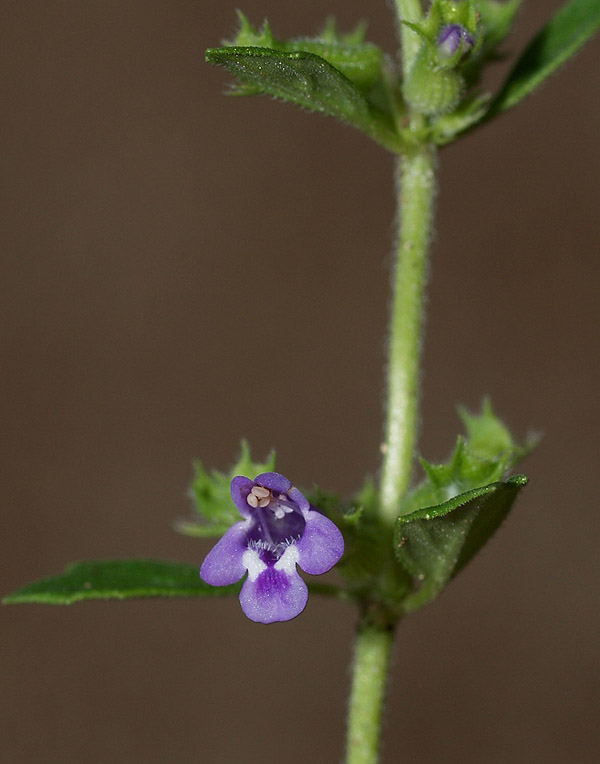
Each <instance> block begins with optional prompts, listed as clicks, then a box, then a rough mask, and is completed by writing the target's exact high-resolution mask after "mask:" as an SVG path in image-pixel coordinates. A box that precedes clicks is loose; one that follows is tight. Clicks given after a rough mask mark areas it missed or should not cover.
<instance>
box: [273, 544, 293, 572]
mask: <svg viewBox="0 0 600 764" xmlns="http://www.w3.org/2000/svg"><path fill="white" fill-rule="evenodd" d="M299 559H300V553H299V552H298V547H297V546H296V545H295V544H291V545H290V546H288V548H287V549H286V550H285V552H284V553H283V554H282V555H281V557H280V558H279V559H278V560H277V562H276V563H275V565H273V567H274V568H275V570H282V571H283V572H284V573H285V574H286V575H288V576H292V575H293V574H294V573H295V572H296V563H297V562H298V560H299Z"/></svg>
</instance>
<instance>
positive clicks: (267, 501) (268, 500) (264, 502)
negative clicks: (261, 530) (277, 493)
mask: <svg viewBox="0 0 600 764" xmlns="http://www.w3.org/2000/svg"><path fill="white" fill-rule="evenodd" d="M270 503H271V497H270V496H266V497H265V498H264V499H259V501H258V506H259V507H268V506H269V504H270Z"/></svg>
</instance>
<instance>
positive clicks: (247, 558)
mask: <svg viewBox="0 0 600 764" xmlns="http://www.w3.org/2000/svg"><path fill="white" fill-rule="evenodd" d="M242 565H244V567H245V568H247V569H248V580H249V581H256V579H257V578H258V577H259V576H260V574H261V573H262V572H263V570H266V569H267V565H266V563H264V562H263V561H262V560H261V559H260V557H259V556H258V552H257V551H256V550H254V549H247V550H246V551H245V552H244V554H243V556H242Z"/></svg>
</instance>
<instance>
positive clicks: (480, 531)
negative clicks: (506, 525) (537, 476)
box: [394, 475, 527, 612]
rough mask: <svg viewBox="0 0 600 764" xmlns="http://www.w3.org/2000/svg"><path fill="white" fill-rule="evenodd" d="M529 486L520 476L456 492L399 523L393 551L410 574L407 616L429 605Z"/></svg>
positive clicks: (396, 528) (402, 519)
mask: <svg viewBox="0 0 600 764" xmlns="http://www.w3.org/2000/svg"><path fill="white" fill-rule="evenodd" d="M526 484H527V478H526V477H525V476H524V475H516V476H515V477H512V478H510V479H509V480H506V481H502V482H496V483H491V484H490V485H486V486H483V487H481V488H476V489H473V490H471V491H467V492H466V493H462V494H459V495H458V496H455V497H453V498H451V499H449V500H448V501H445V502H443V503H442V504H439V505H438V506H435V507H423V508H422V509H418V510H417V511H416V512H412V513H411V514H409V515H404V516H401V517H399V518H398V519H397V521H396V525H395V528H394V549H395V553H396V557H397V559H398V560H399V562H400V563H401V565H402V566H403V567H404V568H405V569H406V570H407V571H408V573H410V575H411V576H413V579H414V581H415V590H414V591H413V593H411V594H410V595H408V597H407V598H406V599H405V601H404V609H405V611H406V612H411V611H413V610H417V609H419V608H421V607H423V606H424V605H427V604H428V603H429V602H431V601H432V600H433V599H435V598H436V597H437V595H438V594H439V593H440V592H441V591H442V589H443V588H444V587H445V586H446V584H447V583H448V582H449V581H450V579H451V578H453V577H454V576H455V575H456V574H457V573H458V572H459V571H460V570H461V569H462V568H463V567H464V566H465V565H466V564H467V563H468V562H469V560H470V559H471V558H472V557H473V556H474V555H475V554H476V553H477V552H478V551H479V549H480V548H481V547H482V546H483V545H484V544H485V543H486V542H487V541H488V540H489V539H490V537H491V536H492V535H493V533H494V532H495V531H496V530H497V528H498V527H499V525H500V524H501V523H502V521H503V520H504V518H505V517H506V516H507V514H508V512H509V511H510V509H511V507H512V505H513V502H514V500H515V498H516V496H517V494H518V493H519V491H520V490H521V488H522V487H523V486H524V485H526Z"/></svg>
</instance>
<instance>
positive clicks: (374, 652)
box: [346, 619, 394, 764]
mask: <svg viewBox="0 0 600 764" xmlns="http://www.w3.org/2000/svg"><path fill="white" fill-rule="evenodd" d="M393 641H394V628H393V627H391V626H389V625H382V624H373V623H370V622H368V621H367V620H365V619H363V620H362V621H361V622H360V624H359V627H358V634H357V637H356V647H355V653H354V666H353V674H352V690H351V693H350V707H349V709H348V739H347V749H346V764H377V762H378V761H379V740H380V736H381V721H382V715H383V708H384V700H385V691H386V686H387V676H388V669H389V662H390V656H391V652H392V645H393Z"/></svg>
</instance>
